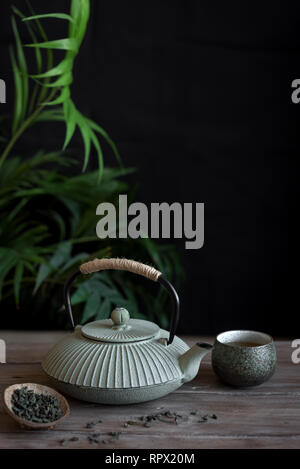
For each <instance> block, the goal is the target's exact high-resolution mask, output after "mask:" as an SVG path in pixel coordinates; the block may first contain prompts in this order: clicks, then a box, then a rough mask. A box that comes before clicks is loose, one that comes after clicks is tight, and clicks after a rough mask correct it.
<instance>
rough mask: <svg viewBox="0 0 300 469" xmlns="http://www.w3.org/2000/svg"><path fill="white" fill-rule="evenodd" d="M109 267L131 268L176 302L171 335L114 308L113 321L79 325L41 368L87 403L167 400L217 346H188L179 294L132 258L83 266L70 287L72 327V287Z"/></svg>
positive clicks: (67, 288)
mask: <svg viewBox="0 0 300 469" xmlns="http://www.w3.org/2000/svg"><path fill="white" fill-rule="evenodd" d="M106 269H119V270H126V271H129V272H132V273H135V274H139V275H143V276H144V277H147V278H149V279H151V280H153V281H155V282H158V283H160V284H161V285H163V287H164V288H166V289H167V291H168V292H169V294H170V295H171V299H172V303H173V315H172V319H171V327H170V332H168V331H166V330H163V329H160V328H159V326H158V325H157V324H155V323H153V322H150V321H145V320H141V319H132V318H130V315H129V313H128V311H127V310H126V309H124V308H115V309H114V310H113V312H112V313H111V318H110V319H105V320H99V321H94V322H91V323H88V324H86V325H84V326H76V327H75V329H74V331H73V333H71V334H68V335H66V336H65V337H63V338H62V339H61V340H60V341H59V342H58V343H57V344H56V345H55V346H54V347H53V348H52V349H51V350H50V351H49V352H48V354H47V355H46V357H45V358H44V360H43V362H42V367H43V369H44V371H45V373H46V374H47V375H48V377H49V378H50V380H51V382H52V384H53V385H54V386H55V387H56V388H58V389H59V390H61V391H62V392H65V393H66V394H69V395H70V396H72V397H75V398H77V399H81V400H84V401H89V402H97V403H101V404H133V403H138V402H144V401H149V400H152V399H157V398H159V397H162V396H164V395H165V394H168V393H169V392H172V391H174V390H175V389H177V388H179V387H180V386H181V385H182V384H183V383H185V382H187V381H190V380H192V379H193V378H194V377H195V376H196V375H197V373H198V369H199V366H200V362H201V359H202V358H203V356H204V355H205V354H206V353H207V352H208V351H209V350H210V349H211V348H212V346H211V345H210V344H206V343H197V344H195V345H194V346H193V347H192V348H189V347H188V345H187V344H185V342H183V341H182V340H181V339H179V338H178V337H176V336H175V331H176V327H177V323H178V319H179V299H178V295H177V293H176V291H175V289H174V287H173V286H172V285H171V284H170V282H169V281H168V280H167V279H166V278H165V277H163V275H162V274H161V272H159V271H158V270H156V269H155V268H153V267H151V266H148V265H145V264H141V263H139V262H136V261H132V260H128V259H95V260H93V261H90V262H87V263H85V264H82V265H81V266H80V268H79V270H77V271H76V272H75V273H74V274H73V275H72V276H71V277H70V279H69V280H68V282H67V284H66V286H65V306H66V310H67V311H68V313H69V316H70V319H71V323H72V326H73V327H74V322H73V315H72V307H71V300H70V287H71V284H72V283H73V281H74V280H75V279H76V278H77V277H78V275H81V274H90V273H92V272H98V271H100V270H106Z"/></svg>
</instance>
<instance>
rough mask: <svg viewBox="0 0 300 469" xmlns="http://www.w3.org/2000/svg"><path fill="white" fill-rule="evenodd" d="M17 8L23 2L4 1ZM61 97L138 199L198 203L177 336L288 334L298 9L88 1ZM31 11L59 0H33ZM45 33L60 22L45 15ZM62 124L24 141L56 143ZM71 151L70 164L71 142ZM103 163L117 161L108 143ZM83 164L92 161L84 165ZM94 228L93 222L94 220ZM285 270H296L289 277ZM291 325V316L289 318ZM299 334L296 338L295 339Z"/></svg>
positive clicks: (299, 73)
mask: <svg viewBox="0 0 300 469" xmlns="http://www.w3.org/2000/svg"><path fill="white" fill-rule="evenodd" d="M11 3H12V2H10V1H8V0H5V1H2V2H1V7H0V8H1V10H0V11H1V20H0V57H1V65H0V77H1V78H3V79H5V80H6V83H7V87H8V104H6V105H2V104H1V111H2V106H3V110H4V109H5V108H6V110H9V109H10V108H11V106H12V104H11V103H12V99H13V83H12V77H11V73H10V63H9V54H8V45H9V43H11V42H12V33H11V28H10V22H9V15H10V5H11ZM13 3H14V4H15V5H17V6H18V7H20V8H21V9H22V10H23V11H25V12H26V8H25V6H24V2H23V1H21V0H19V1H15V2H13ZM91 4H92V14H91V19H90V22H89V26H88V33H87V36H86V39H85V41H84V43H83V46H82V49H81V52H80V55H79V57H78V59H77V62H76V68H75V79H74V85H73V87H72V92H73V98H74V101H75V102H76V104H77V106H78V107H79V109H80V110H81V111H82V112H84V113H86V114H88V115H89V116H90V117H91V118H93V119H94V120H95V121H97V122H98V123H99V124H100V125H102V126H103V127H104V128H105V129H106V130H107V131H108V132H109V133H110V135H111V136H112V137H113V139H114V140H115V141H116V143H117V145H118V148H119V150H120V153H121V156H122V159H123V162H124V165H125V166H136V167H137V168H138V172H137V173H136V174H134V175H133V176H130V180H131V182H132V183H136V182H137V181H138V182H139V183H140V188H139V191H138V194H137V197H136V200H138V201H140V202H145V203H149V204H150V202H162V201H166V202H169V203H171V202H174V201H178V202H182V203H183V202H204V203H205V245H204V247H203V248H202V249H200V250H197V251H195V250H185V249H184V240H176V244H177V246H178V250H179V251H180V253H181V258H182V262H183V265H184V268H185V270H186V277H187V278H186V282H185V284H184V285H183V286H182V288H181V292H180V293H181V300H182V319H181V324H180V332H181V333H202V334H205V333H217V332H220V331H222V330H228V329H231V328H251V329H258V330H264V331H266V332H269V333H271V334H275V335H287V336H295V335H297V332H298V331H299V328H298V329H297V318H299V315H300V313H299V302H298V296H299V295H298V290H299V287H298V282H299V274H298V272H297V271H298V269H297V266H298V263H299V255H298V244H299V236H298V217H299V209H298V205H297V198H298V159H299V133H300V132H299V130H300V129H299V124H300V104H299V105H298V106H297V105H295V104H293V103H292V101H291V92H292V88H291V82H292V80H294V79H295V78H300V34H299V27H298V24H299V7H298V8H297V7H296V6H295V5H296V3H295V4H294V3H292V2H275V3H274V2H261V1H243V2H239V1H236V2H233V1H226V2H223V1H221V0H218V1H212V0H210V1H208V0H201V1H196V0H185V1H174V0H172V1H171V0H170V1H166V0H163V1H162V0H152V1H151V2H150V1H142V2H141V1H136V0H129V1H128V2H124V1H121V0H110V1H109V2H104V1H100V0H92V1H91ZM32 5H33V6H34V8H35V10H36V11H37V12H40V13H43V12H55V11H64V10H65V11H67V10H68V8H69V1H66V0H52V1H51V2H50V1H49V2H47V1H43V2H42V1H38V0H35V1H34V0H33V1H32ZM47 21H49V23H48V24H47V31H50V34H49V36H50V37H51V39H54V38H56V37H62V36H63V34H64V22H61V24H60V23H59V25H58V23H57V21H55V20H54V21H53V22H51V20H47ZM63 135H64V128H63V126H59V127H58V128H56V127H53V126H52V125H44V126H43V127H41V128H40V127H39V128H38V130H35V131H34V130H33V131H32V132H28V133H27V134H26V135H24V136H23V137H22V141H21V142H20V143H19V146H18V151H19V153H20V152H24V154H26V153H28V152H31V151H36V149H38V148H39V147H40V146H41V141H42V144H43V147H44V148H47V149H58V148H60V147H61V142H62V141H63ZM77 143H78V157H79V158H80V159H81V158H82V150H81V142H80V139H79V138H78V140H76V139H75V143H73V147H74V146H75V147H76V145H77ZM105 163H106V164H107V165H112V164H116V163H115V161H114V159H113V156H112V155H111V153H110V151H109V150H108V149H107V151H106V153H105ZM91 167H93V164H91ZM95 223H96V222H95ZM294 272H296V274H295V273H294ZM298 322H299V321H298ZM298 335H299V334H298Z"/></svg>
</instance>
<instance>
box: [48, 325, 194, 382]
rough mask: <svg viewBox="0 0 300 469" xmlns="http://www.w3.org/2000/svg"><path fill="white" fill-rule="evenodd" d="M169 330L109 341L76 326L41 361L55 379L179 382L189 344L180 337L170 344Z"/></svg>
mask: <svg viewBox="0 0 300 469" xmlns="http://www.w3.org/2000/svg"><path fill="white" fill-rule="evenodd" d="M168 334H169V333H168V332H167V331H164V330H162V329H161V330H160V332H159V334H158V335H157V336H156V337H154V338H151V339H148V340H141V341H137V342H128V343H126V342H125V343H109V342H101V341H96V340H91V339H89V338H87V337H85V336H83V334H82V333H81V328H80V327H77V328H76V331H75V332H74V333H73V334H70V335H67V336H66V337H64V338H63V339H62V340H60V341H59V342H58V343H57V344H56V345H55V346H54V347H53V348H52V349H51V350H50V351H49V352H48V354H47V356H46V357H45V359H44V360H43V362H42V367H43V369H44V371H45V372H46V373H47V375H49V376H50V377H51V378H53V379H55V380H56V381H59V382H63V383H67V384H69V385H74V386H81V387H89V388H98V389H107V390H108V389H118V390H122V389H131V388H141V387H147V386H156V385H163V384H167V383H171V382H175V381H176V382H180V380H181V378H182V372H181V370H180V367H179V364H178V359H179V357H180V355H182V354H183V353H185V352H186V351H187V350H188V349H189V347H188V346H187V345H186V344H185V343H184V342H183V341H182V340H181V339H179V338H178V337H175V339H174V341H173V343H172V344H171V345H168V346H167V345H166V340H164V338H167V337H168Z"/></svg>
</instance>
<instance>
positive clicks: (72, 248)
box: [0, 0, 181, 328]
mask: <svg viewBox="0 0 300 469" xmlns="http://www.w3.org/2000/svg"><path fill="white" fill-rule="evenodd" d="M27 9H30V10H28V14H27V15H26V16H25V15H24V14H23V13H22V12H21V11H19V10H18V9H16V8H15V7H13V9H12V19H11V21H12V30H13V34H14V47H12V48H11V51H10V54H11V55H10V57H11V65H12V71H13V76H14V90H15V98H14V109H13V112H12V113H11V115H9V116H2V117H1V140H0V145H1V152H0V297H1V302H2V304H4V305H6V306H7V308H9V310H10V311H15V313H16V314H19V316H18V318H19V319H18V322H19V327H25V324H27V325H29V326H30V325H31V324H30V318H33V316H34V317H35V323H36V324H37V325H38V327H41V326H47V327H53V328H55V327H63V326H65V325H66V321H67V319H66V318H65V315H64V314H62V313H63V307H62V293H61V292H62V285H63V284H64V282H65V279H66V278H67V277H68V276H69V275H70V273H71V272H72V271H73V270H74V269H75V268H77V267H78V265H79V264H80V263H81V262H82V261H85V260H88V259H89V258H94V257H104V256H115V257H116V256H126V257H132V258H135V259H138V260H143V261H148V262H150V263H151V262H152V263H154V264H155V265H156V266H157V267H158V268H159V269H160V270H161V271H163V272H164V274H165V275H167V276H168V277H169V278H171V279H172V280H173V281H174V277H175V278H178V277H179V276H180V274H181V269H180V264H179V261H178V258H177V254H176V251H175V249H174V248H173V247H172V246H166V245H160V244H158V243H154V242H153V241H152V240H150V239H138V240H134V241H133V240H129V239H128V240H113V242H112V241H111V240H99V239H98V238H97V237H96V233H95V225H96V216H95V210H96V206H97V205H98V204H99V203H100V202H102V201H110V202H113V203H117V200H118V196H119V194H120V193H123V194H124V193H127V194H128V195H129V196H131V197H132V196H133V193H132V190H131V188H130V187H129V185H128V183H127V182H126V181H125V180H124V176H126V175H127V174H128V173H129V172H132V171H133V169H132V168H124V167H123V166H122V165H121V163H120V157H119V154H118V151H117V148H116V145H115V144H114V142H113V140H112V139H111V138H110V137H109V135H108V134H107V132H106V131H105V130H104V129H103V128H102V127H100V126H99V125H98V124H97V123H96V122H94V121H92V120H91V119H89V118H88V117H87V116H85V115H83V114H82V113H81V112H80V110H79V109H77V107H76V106H75V104H74V102H73V100H72V96H71V91H70V85H71V83H72V80H73V67H74V61H75V58H76V56H77V54H78V52H79V49H80V45H81V43H82V41H83V38H84V36H85V32H86V27H87V23H88V19H89V15H90V5H89V0H71V6H70V12H69V14H66V13H49V14H43V15H37V14H35V12H34V11H33V10H32V9H31V7H30V5H29V4H28V5H27ZM48 20H49V21H50V20H51V21H65V22H67V23H68V35H67V37H65V38H63V39H57V38H56V39H50V38H48V37H47V33H46V29H47V28H46V26H45V22H46V21H48ZM20 27H22V28H27V34H28V36H29V37H30V38H31V39H30V41H29V43H27V44H23V43H22V41H21V39H20V34H19V29H20ZM29 49H32V50H33V52H34V57H35V70H34V71H33V70H29V67H28V61H27V58H26V56H27V53H28V52H27V51H28V50H29ZM58 51H60V53H61V52H63V54H64V57H63V58H62V59H60V60H59V61H57V57H56V54H57V52H58ZM53 121H54V122H59V121H62V123H64V124H65V127H66V133H65V141H64V143H63V145H62V148H61V149H59V148H58V149H57V151H56V152H51V153H49V152H47V151H45V150H44V149H43V148H37V149H34V151H33V152H32V155H30V156H26V157H24V156H20V155H18V154H17V153H16V152H15V148H16V147H15V145H16V143H17V142H18V141H20V139H22V136H23V134H24V132H31V131H32V128H34V126H36V124H37V123H40V122H44V124H43V125H49V123H50V122H53ZM76 129H77V131H78V130H79V132H80V134H81V136H82V141H83V148H84V151H83V161H82V163H83V164H82V166H83V168H82V169H83V170H81V168H80V167H78V159H75V158H74V157H73V156H72V154H71V153H70V152H67V147H68V145H69V142H70V141H71V139H72V137H73V136H74V133H75V131H76ZM102 140H105V141H106V142H107V143H108V144H109V146H110V147H111V149H112V151H113V153H114V155H115V156H116V167H114V168H112V167H105V166H104V163H103V154H102V148H101V144H102ZM41 147H42V142H41ZM93 155H96V157H97V159H98V170H96V171H86V170H87V168H88V161H89V158H90V157H92V156H93ZM150 294H151V291H149V286H148V285H147V286H146V285H145V286H144V285H143V283H142V284H138V285H137V284H136V283H135V282H134V279H133V278H132V277H131V276H128V275H127V276H126V277H124V276H123V275H122V273H121V272H110V273H109V274H108V273H106V272H101V273H97V274H95V275H94V276H93V277H92V278H86V277H85V278H83V279H80V280H79V281H78V282H77V283H76V284H75V288H74V292H73V298H72V300H73V304H74V305H75V308H76V310H77V316H78V321H79V322H81V323H84V322H86V321H87V320H91V319H92V318H95V319H100V318H105V317H108V315H109V313H110V311H111V309H112V308H113V307H114V306H115V305H118V306H125V307H126V308H128V309H129V310H130V312H131V314H132V316H135V317H144V316H147V317H148V318H149V319H153V320H155V321H157V322H159V323H160V325H161V326H162V327H164V326H166V324H167V316H166V314H165V301H166V297H165V296H164V292H163V291H159V292H158V293H157V294H156V295H155V302H154V304H153V299H152V301H149V300H148V297H149V295H150ZM150 305H151V306H150ZM3 310H4V308H3ZM18 311H20V313H22V314H20V313H18ZM141 311H142V313H141ZM23 313H24V314H23ZM25 313H26V314H25ZM41 313H42V314H41ZM21 317H24V321H23V322H22V319H21ZM41 317H42V318H43V320H39V318H41ZM4 324H5V320H4ZM8 324H9V325H10V326H12V323H10V322H9V321H8Z"/></svg>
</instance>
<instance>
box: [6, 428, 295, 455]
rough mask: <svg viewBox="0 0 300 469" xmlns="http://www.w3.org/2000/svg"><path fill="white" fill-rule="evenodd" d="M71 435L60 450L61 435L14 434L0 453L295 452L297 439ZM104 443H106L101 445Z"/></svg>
mask: <svg viewBox="0 0 300 469" xmlns="http://www.w3.org/2000/svg"><path fill="white" fill-rule="evenodd" d="M72 436H73V434H68V436H67V441H66V444H65V445H64V446H62V445H61V443H60V442H61V440H63V439H65V438H66V435H65V433H64V432H59V431H56V432H53V431H51V430H50V431H49V432H48V433H44V432H43V433H39V435H38V436H37V435H35V436H34V438H33V436H32V434H14V433H7V434H4V435H1V440H0V449H15V448H18V449H44V448H47V449H105V450H109V449H116V450H119V449H133V448H134V449H153V452H156V451H157V450H159V449H182V450H185V449H196V451H197V450H200V449H253V448H257V449H299V448H300V437H289V436H286V437H283V436H279V437H264V438H261V437H260V436H251V437H247V436H243V435H236V436H229V437H227V438H220V437H219V436H218V435H216V436H206V435H201V436H197V435H196V436H195V435H192V436H189V435H184V434H177V435H172V436H171V437H170V436H168V435H165V434H164V433H161V434H156V435H151V436H149V435H128V434H121V436H120V438H119V440H118V441H113V442H111V443H110V442H109V437H108V436H107V435H106V434H103V438H102V437H100V443H99V444H91V443H89V441H88V440H87V439H86V436H85V435H84V434H83V435H81V434H78V433H76V434H75V433H74V436H76V437H79V441H76V442H71V441H68V440H69V439H70V438H71V437H72ZM102 441H106V443H102Z"/></svg>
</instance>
